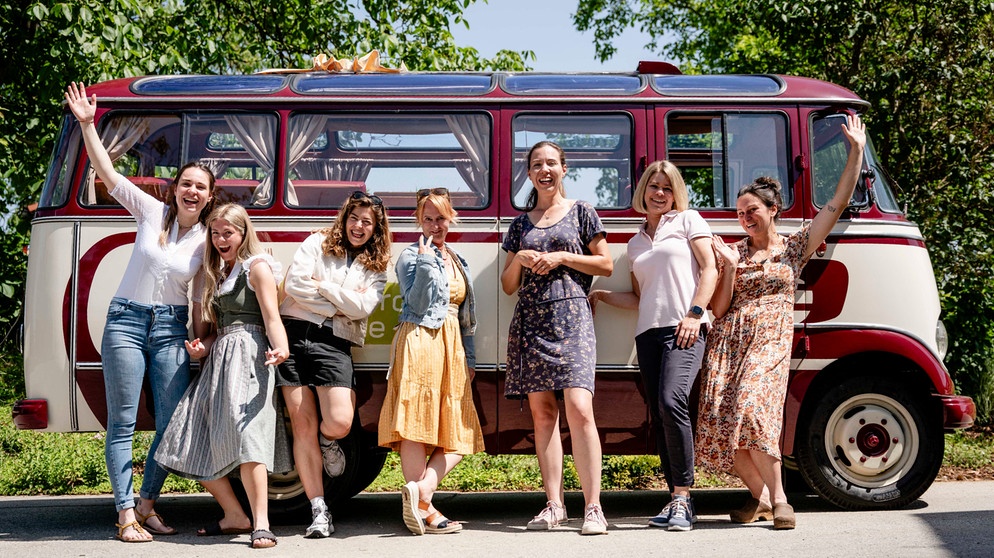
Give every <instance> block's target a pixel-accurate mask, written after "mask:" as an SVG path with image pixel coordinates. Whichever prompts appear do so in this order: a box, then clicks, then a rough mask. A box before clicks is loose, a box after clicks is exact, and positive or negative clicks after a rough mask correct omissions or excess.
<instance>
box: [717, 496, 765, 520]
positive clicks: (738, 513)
mask: <svg viewBox="0 0 994 558" xmlns="http://www.w3.org/2000/svg"><path fill="white" fill-rule="evenodd" d="M728 515H729V516H730V517H731V519H732V523H753V522H755V521H769V520H771V519H773V508H772V507H770V505H769V504H767V503H764V502H760V501H759V500H757V499H755V498H749V501H748V502H746V504H745V505H744V506H742V507H741V508H739V509H737V510H734V511H733V512H732V513H730V514H728Z"/></svg>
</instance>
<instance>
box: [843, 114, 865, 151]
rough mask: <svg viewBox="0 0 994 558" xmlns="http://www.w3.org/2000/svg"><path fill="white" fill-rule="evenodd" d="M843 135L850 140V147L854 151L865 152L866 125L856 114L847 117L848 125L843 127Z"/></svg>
mask: <svg viewBox="0 0 994 558" xmlns="http://www.w3.org/2000/svg"><path fill="white" fill-rule="evenodd" d="M842 133H843V134H845V136H846V138H847V139H849V145H850V146H851V147H852V148H853V149H859V150H860V151H862V150H863V147H865V146H866V125H865V124H863V120H862V119H861V118H860V117H859V115H856V114H849V115H846V123H845V124H844V125H843V126H842Z"/></svg>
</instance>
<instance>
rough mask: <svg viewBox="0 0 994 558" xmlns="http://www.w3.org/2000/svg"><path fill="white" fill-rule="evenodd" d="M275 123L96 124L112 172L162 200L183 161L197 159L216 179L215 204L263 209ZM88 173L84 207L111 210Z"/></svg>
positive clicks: (268, 194)
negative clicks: (237, 204)
mask: <svg viewBox="0 0 994 558" xmlns="http://www.w3.org/2000/svg"><path fill="white" fill-rule="evenodd" d="M278 125H279V121H278V119H277V117H276V115H275V114H246V113H233V114H223V113H218V114H211V113H206V114H205V113H196V114H179V115H175V114H174V115H167V114H154V115H134V114H119V115H118V114H115V115H112V116H111V117H110V118H103V119H101V121H100V138H101V140H102V141H103V143H104V145H105V146H106V147H107V151H108V152H109V153H110V157H111V160H113V161H114V168H115V169H117V171H118V172H120V173H121V174H123V175H125V176H127V177H128V178H130V179H131V181H132V182H134V183H135V185H137V186H138V187H140V188H142V189H144V190H145V191H146V192H148V193H150V194H152V195H154V196H156V197H158V198H159V199H163V198H164V197H165V195H166V191H167V189H168V187H169V182H170V181H172V179H173V178H174V177H175V176H176V172H177V171H178V170H179V168H180V167H181V166H183V164H185V163H186V162H187V161H193V160H199V161H200V162H201V163H204V164H205V165H207V166H208V168H210V169H211V171H213V172H214V176H215V177H216V178H217V182H216V186H217V192H216V198H217V200H218V202H220V203H227V202H233V203H239V204H242V205H244V206H247V207H253V206H255V207H263V206H268V205H269V204H270V203H271V202H272V199H273V191H274V187H273V185H274V179H275V176H274V170H275V161H276V148H277V129H278ZM113 187H114V185H113V184H103V182H102V181H101V180H100V178H99V177H97V176H96V174H95V173H94V172H93V169H92V168H89V169H88V170H87V172H86V175H85V176H84V177H83V185H82V187H81V188H80V203H81V204H82V205H84V206H98V207H99V206H114V205H117V202H116V201H115V200H114V199H113V198H112V197H111V196H110V194H108V191H109V189H112V188H113Z"/></svg>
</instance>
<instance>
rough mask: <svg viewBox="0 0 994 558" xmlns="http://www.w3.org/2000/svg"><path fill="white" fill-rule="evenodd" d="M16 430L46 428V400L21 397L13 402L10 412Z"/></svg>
mask: <svg viewBox="0 0 994 558" xmlns="http://www.w3.org/2000/svg"><path fill="white" fill-rule="evenodd" d="M10 415H11V417H12V418H13V419H14V426H15V427H17V429H18V430H41V429H44V428H48V400H47V399H21V400H20V401H17V402H16V403H14V409H13V410H12V411H11V413H10Z"/></svg>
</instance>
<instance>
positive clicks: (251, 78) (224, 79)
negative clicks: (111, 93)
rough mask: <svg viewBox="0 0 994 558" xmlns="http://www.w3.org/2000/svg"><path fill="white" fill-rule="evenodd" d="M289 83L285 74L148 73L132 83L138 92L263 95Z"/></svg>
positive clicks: (151, 93) (145, 93)
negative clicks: (209, 74) (195, 74)
mask: <svg viewBox="0 0 994 558" xmlns="http://www.w3.org/2000/svg"><path fill="white" fill-rule="evenodd" d="M285 86H286V77H285V76H275V75H267V76H261V75H247V76H199V75H198V76H149V77H145V78H141V79H139V80H136V81H135V82H134V83H132V84H131V91H133V92H134V93H136V94H139V95H184V94H187V95H198V94H199V95H260V94H264V93H275V92H277V91H279V90H280V89H283V88H284V87H285Z"/></svg>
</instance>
